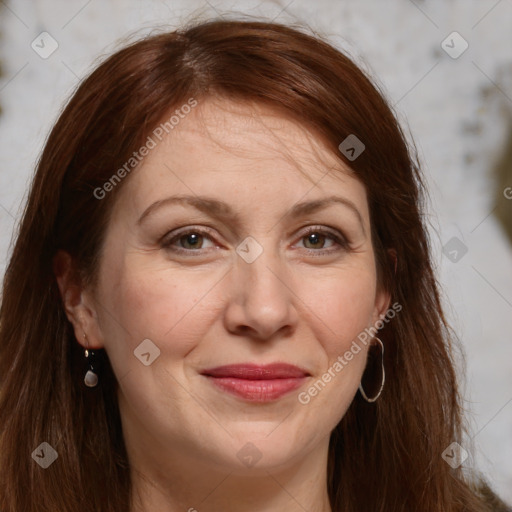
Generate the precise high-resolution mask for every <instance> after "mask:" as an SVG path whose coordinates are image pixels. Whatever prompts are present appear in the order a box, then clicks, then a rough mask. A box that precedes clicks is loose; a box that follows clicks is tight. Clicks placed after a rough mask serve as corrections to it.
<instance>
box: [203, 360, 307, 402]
mask: <svg viewBox="0 0 512 512" xmlns="http://www.w3.org/2000/svg"><path fill="white" fill-rule="evenodd" d="M201 374H202V375H204V376H205V377H208V378H209V380H210V381H211V382H212V383H213V384H215V385H216V386H217V387H219V388H220V389H222V390H224V391H227V392H229V393H232V394H234V395H236V396H238V397H240V398H244V399H246V400H250V401H253V402H269V401H272V400H276V399H277V398H280V397H281V396H283V395H285V394H287V393H289V392H290V391H293V390H294V389H297V388H298V387H299V386H301V385H302V383H303V382H304V381H305V380H306V378H307V377H308V376H309V373H308V372H307V371H305V370H302V369H301V368H299V367H297V366H293V365H290V364H286V363H274V364H269V365H264V366H260V365H255V364H233V365H227V366H218V367H216V368H210V369H207V370H204V371H203V372H201Z"/></svg>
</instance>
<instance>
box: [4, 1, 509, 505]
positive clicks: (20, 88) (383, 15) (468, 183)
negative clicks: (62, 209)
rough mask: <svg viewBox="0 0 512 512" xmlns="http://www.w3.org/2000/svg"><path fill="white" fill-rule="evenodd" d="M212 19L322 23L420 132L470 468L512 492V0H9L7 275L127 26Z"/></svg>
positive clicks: (135, 30) (415, 133) (130, 29)
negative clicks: (44, 152) (460, 354)
mask: <svg viewBox="0 0 512 512" xmlns="http://www.w3.org/2000/svg"><path fill="white" fill-rule="evenodd" d="M212 17H226V18H233V17H234V18H240V17H244V18H245V19H248V18H253V19H265V20H274V21H279V22H283V23H297V22H299V23H301V24H302V25H304V26H307V27H309V28H310V29H311V30H312V31H314V32H315V33H317V34H318V35H320V36H322V37H323V38H325V39H327V40H328V41H329V42H331V44H333V45H334V46H336V47H337V48H338V49H340V50H342V51H344V52H346V53H347V54H348V55H349V56H350V57H351V58H353V59H354V60H355V61H356V62H357V63H358V64H359V66H361V67H362V68H363V70H364V71H366V72H367V73H369V74H370V75H371V76H372V77H373V80H374V82H376V83H377V85H378V86H379V87H380V88H381V89H382V91H383V92H384V94H385V96H386V98H387V100H388V101H389V103H390V105H391V106H392V107H393V109H394V111H395V113H396V115H397V117H398V118H399V121H400V122H401V123H402V126H403V127H404V129H405V131H406V133H409V131H410V133H411V134H412V137H413V139H414V141H415V143H416V146H417V148H418V151H419V156H420V159H421V163H422V166H423V170H424V172H425V175H426V180H427V184H428V186H429V190H430V203H429V209H428V211H427V212H426V216H427V218H428V220H429V227H430V234H431V239H432V248H433V253H434V259H435V261H436V265H437V270H438V277H439V282H440V284H441V287H442V290H443V299H444V302H445V305H446V311H447V314H448V318H449V320H450V322H451V325H452V327H453V328H454V330H455V332H456V333H457V335H458V336H459V338H460V340H461V343H462V345H463V348H464V352H465V361H464V360H463V359H462V358H459V373H460V375H461V382H462V384H463V392H464V396H465V409H466V411H467V421H468V423H469V426H470V437H469V438H468V439H467V442H466V444H465V446H464V448H466V449H467V451H468V452H469V458H468V459H467V460H466V462H465V463H464V466H466V467H468V468H472V467H476V468H477V469H478V470H479V471H481V472H482V473H484V474H485V475H486V476H487V478H488V479H489V480H490V482H491V483H492V485H493V486H494V488H495V489H496V490H497V491H498V493H499V494H500V495H501V496H502V497H503V498H504V499H505V500H507V501H508V502H510V503H512V0H473V1H471V0H458V1H455V0H430V1H421V0H414V1H413V0H387V1H386V2H383V1H381V0H358V1H356V0H315V1H314V2H311V1H308V0H283V1H278V0H276V1H272V0H260V1H237V2H235V1H227V0H226V1H215V0H209V1H204V0H197V1H196V0H181V1H180V0H173V1H172V2H171V1H167V2H166V1H162V0H145V1H136V0H123V1H121V0H102V1H99V0H71V1H66V2H65V1H63V0H0V109H1V111H0V276H1V275H3V273H4V270H5V266H6V261H7V259H8V256H9V253H10V244H11V242H12V236H13V234H14V233H15V228H16V223H17V221H18V219H19V218H20V214H21V211H22V208H23V204H24V201H25V199H26V194H27V191H28V185H29V182H30V179H31V176H32V173H33V170H34V167H35V163H36V160H37V158H38V155H39V153H40V151H41V149H42V147H43V144H44V141H45V138H46V136H47V135H48V132H49V130H50V128H51V126H52V125H53V123H54V122H55V120H56V118H57V116H58V113H59V111H60V109H61V108H62V107H63V105H64V103H65V101H66V100H67V98H69V96H70V94H71V93H72V91H73V90H74V89H75V87H76V86H77V84H78V83H79V81H80V80H81V79H82V78H83V77H84V76H85V75H86V74H87V73H88V72H89V71H91V70H92V68H93V67H94V66H95V65H96V64H97V63H98V62H99V60H101V59H102V58H103V57H104V56H106V55H108V54H110V53H112V52H113V51H115V50H116V49H118V48H120V47H121V46H122V45H123V44H124V42H125V41H126V40H127V39H126V38H127V37H130V40H132V39H134V38H137V37H139V36H142V35H144V34H147V33H149V32H151V31H154V30H155V29H156V30H163V29H169V30H170V29H174V28H177V27H179V26H180V25H181V24H182V23H183V22H188V21H190V20H191V19H192V18H194V19H198V20H206V19H210V18H212ZM411 400H415V397H411ZM404 477H405V479H406V475H404Z"/></svg>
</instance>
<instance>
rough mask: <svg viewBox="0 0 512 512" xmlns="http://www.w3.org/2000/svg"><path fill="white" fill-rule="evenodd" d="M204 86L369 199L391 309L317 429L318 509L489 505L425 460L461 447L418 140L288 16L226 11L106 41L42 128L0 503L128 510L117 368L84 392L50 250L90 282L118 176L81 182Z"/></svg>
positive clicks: (2, 449) (358, 75)
mask: <svg viewBox="0 0 512 512" xmlns="http://www.w3.org/2000/svg"><path fill="white" fill-rule="evenodd" d="M208 95H217V96H219V97H220V96H222V97H225V98H228V99H237V100H244V101H250V102H253V101H256V102H260V103H262V104H266V105H268V106H270V107H273V108H277V109H280V111H282V112H283V115H289V116H293V118H294V119H296V120H297V121H299V122H301V123H303V124H304V125H307V126H308V128H309V129H311V130H313V131H315V133H316V134H317V135H318V136H319V137H321V138H322V140H323V141H324V142H325V144H327V146H328V147H329V148H330V149H331V150H332V153H333V154H335V155H337V157H338V158H339V159H340V160H341V161H343V163H344V164H347V165H349V166H350V167H351V168H352V169H353V171H354V172H355V173H356V175H357V176H358V177H359V179H360V180H361V182H362V183H363V184H364V185H365V187H366V190H367V194H368V201H369V207H370V215H371V225H372V242H373V246H374V249H375V253H376V260H377V265H378V278H379V284H380V285H381V286H384V287H386V288H387V289H388V290H389V291H390V293H391V296H392V302H395V301H396V302H398V303H399V304H400V305H402V311H401V312H400V314H398V315H396V317H395V318H394V319H393V320H392V321H391V322H389V324H387V325H386V326H385V327H384V328H383V329H382V331H381V332H380V334H379V336H380V338H381V339H382V340H383V342H384V344H385V346H386V352H385V354H386V358H385V369H386V385H385V387H384V390H383V393H382V395H381V397H380V398H379V399H378V400H377V401H376V402H375V403H373V404H370V403H367V402H365V401H364V400H363V399H362V398H361V397H360V396H359V394H358V395H357V396H356V397H355V399H354V401H353V402H352V404H351V406H350V408H349V410H348V412H347V413H346V415H345V416H344V417H343V419H342V420H341V421H340V423H339V424H338V426H337V427H336V428H335V430H334V431H333V433H332V435H331V441H330V447H329V461H328V491H329V496H330V501H331V506H332V510H333V511H335V512H342V511H343V512H348V511H354V510H362V511H372V512H376V511H386V512H390V511H392V512H396V511H408V512H409V511H411V510H413V511H415V512H421V511H425V512H427V511H428V512H432V511H434V510H435V511H436V512H437V511H450V512H451V511H453V512H455V511H462V510H472V511H484V510H487V508H486V507H485V505H484V504H483V503H482V502H481V499H480V497H479V496H478V495H477V494H476V492H475V491H474V490H473V489H472V486H471V484H470V482H467V481H466V480H465V478H466V477H465V476H464V475H463V473H462V471H461V468H457V469H453V468H452V467H450V466H449V465H448V464H447V463H446V462H445V460H443V458H442V457H441V454H442V452H443V451H444V450H445V449H446V448H447V446H448V445H450V444H451V443H452V442H454V441H458V442H460V443H461V444H463V441H462V440H461V439H462V438H461V436H462V424H461V410H460V399H459V395H458V390H457V386H456V378H455V371H454V363H453V356H452V350H453V349H452V345H453V342H452V338H453V336H452V335H451V331H450V328H449V326H448V325H447V323H446V321H445V318H444V316H443V312H442V309H441V304H440V298H439V294H438V286H437V283H436V279H435V276H434V273H433V268H432V262H431V257H430V248H429V241H428V238H427V229H426V226H425V223H424V219H423V215H422V210H423V208H424V204H423V202H424V199H423V198H424V196H425V194H424V187H423V184H422V177H421V173H420V169H419V167H420V166H419V162H418V158H417V154H416V151H415V150H413V146H411V144H409V143H408V142H407V140H406V137H405V136H404V133H403V131H402V129H401V128H400V126H399V124H398V122H397V120H396V118H395V116H394V115H393V113H392V110H391V109H390V107H389V105H388V103H387V101H386V100H385V99H384V97H385V95H384V94H383V93H382V92H381V91H380V90H379V88H378V87H377V86H376V85H374V84H373V82H372V81H371V80H370V79H369V78H368V77H367V76H366V74H365V73H363V71H361V70H360V69H359V68H358V67H357V66H356V65H355V64H354V62H353V61H352V60H351V59H350V58H348V57H347V56H346V55H344V54H343V53H341V52H340V51H338V50H336V49H335V48H333V47H332V46H331V45H329V44H328V43H326V42H324V41H323V40H322V39H321V38H319V37H315V36H311V35H309V34H307V33H306V31H305V30H303V29H301V28H300V27H292V26H284V25H281V24H277V23H266V22H260V21H224V20H213V21H209V22H206V23H200V24H195V25H191V26H188V27H184V28H183V29H181V30H179V31H175V32H171V33H163V34H157V35H152V36H148V37H146V38H144V39H142V40H140V41H137V42H135V43H131V44H130V45H128V46H127V47H125V48H123V49H122V50H120V51H118V52H117V53H115V54H114V55H112V56H111V57H109V58H108V59H106V60H105V61H104V62H103V63H102V64H101V65H99V67H97V69H95V70H94V71H93V72H92V74H91V75H90V76H89V77H88V78H86V79H85V80H84V81H83V82H82V83H81V84H80V86H79V87H78V89H77V91H76V92H75V93H74V94H73V96H72V98H71V100H70V101H69V103H68V104H67V106H66V107H65V109H64V111H63V112H62V114H61V115H60V117H59V119H58V121H57V123H56V124H55V126H54V128H53V130H52V131H51V134H50V136H49V138H48V140H47V142H46V145H45V148H44V151H43V152H42V155H41V157H40V160H39V162H38V166H37V170H36V173H35V176H34V179H33V183H32V185H31V189H30V195H29V198H28V201H27V204H26V208H25V211H24V213H23V217H22V219H21V223H20V226H19V231H18V233H17V238H16V242H15V245H14V248H13V252H12V255H11V257H10V261H9V264H8V267H7V270H6V273H5V278H4V283H3V300H2V305H1V310H0V379H1V381H0V386H1V387H0V510H2V512H21V511H23V512H35V511H42V510H49V511H50V510H51V511H56V510H58V511H60V512H65V511H69V512H71V511H72V512H82V511H83V512H85V511H87V512H89V511H90V510H95V511H98V512H101V511H115V512H125V511H126V510H128V509H129V504H130V492H131V485H130V471H129V463H128V458H127V454H126V451H125V446H124V442H123V437H122V430H121V423H120V416H119V410H118V406H117V399H116V393H117V387H116V386H117V385H116V380H115V377H114V374H113V372H112V369H111V367H110V364H109V361H108V357H106V358H105V361H104V363H105V367H104V369H103V373H102V383H101V386H99V387H98V388H97V389H95V390H90V389H87V388H84V386H83V383H82V381H83V375H84V357H83V350H82V347H81V346H80V345H79V344H78V343H77V341H76V339H75V338H74V334H73V329H72V326H71V324H70V323H69V321H68V320H67V318H66V315H65V312H64V309H63V304H62V300H61V297H60V294H59V290H58V286H57V284H56V279H55V276H54V273H53V268H52V262H53V257H54V255H55V254H56V252H57V250H58V249H62V250H65V251H67V252H68V253H69V254H70V255H71V256H72V257H73V259H74V262H75V264H76V269H77V276H78V277H79V278H80V279H83V280H85V281H86V282H88V283H94V282H95V277H96V275H97V272H96V271H97V269H98V259H99V255H100V252H101V247H102V241H103V236H104V233H105V227H106V225H107V223H108V221H109V212H110V211H111V210H112V206H113V204H114V201H115V199H116V197H117V195H118V194H119V191H120V190H121V189H122V187H123V184H124V183H125V182H126V180H128V179H129V176H128V177H126V178H125V179H124V180H122V181H120V182H119V183H117V184H116V186H115V187H113V190H112V191H110V192H109V193H108V194H106V195H105V197H104V198H102V199H98V198H97V194H96V195H95V194H94V191H95V190H96V189H97V188H98V187H102V186H103V185H104V183H105V182H106V181H107V180H109V179H110V178H111V177H112V175H113V173H114V172H115V171H116V170H117V169H119V168H120V167H121V166H122V165H123V163H125V162H126V161H127V160H128V159H129V158H130V157H131V156H132V154H133V152H134V151H135V150H137V149H138V148H140V147H141V146H142V145H143V144H144V142H145V141H146V139H147V136H148V134H149V133H150V132H151V130H153V129H154V128H155V127H156V126H158V125H159V123H161V120H162V118H164V116H165V115H166V114H167V113H169V112H170V111H172V110H173V109H175V108H177V107H179V106H180V105H182V104H184V103H186V102H187V100H188V99H189V98H191V97H193V98H195V99H196V100H197V101H199V102H200V101H201V99H204V98H206V97H207V96H208ZM349 135H355V136H357V138H358V139H360V140H361V141H362V142H363V143H364V145H365V150H364V151H363V153H361V155H360V156H359V157H358V158H356V159H355V160H350V161H349V160H348V159H347V158H346V157H345V155H344V154H342V153H341V152H340V150H339V148H338V146H339V145H340V143H341V142H342V141H344V140H345V139H346V137H347V136H349ZM132 172H136V169H135V170H134V171H132ZM389 248H393V249H394V250H395V251H396V256H397V267H396V271H395V269H394V267H393V265H391V264H390V263H389V256H388V251H387V250H388V249H389ZM42 442H47V443H49V444H50V445H51V446H52V447H53V448H54V449H55V450H56V452H57V453H58V459H57V461H56V462H55V463H53V464H52V465H51V466H50V467H48V468H47V469H44V470H43V469H42V468H41V467H39V465H37V464H35V463H34V461H33V460H32V457H31V454H32V452H33V451H34V450H35V449H36V448H37V447H38V446H39V445H40V444H41V443H42Z"/></svg>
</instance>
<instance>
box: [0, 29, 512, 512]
mask: <svg viewBox="0 0 512 512" xmlns="http://www.w3.org/2000/svg"><path fill="white" fill-rule="evenodd" d="M422 191H423V185H422V179H421V174H420V170H419V166H418V164H417V158H416V157H413V155H412V154H411V151H410V149H409V148H408V146H407V144H406V141H405V137H404V136H403V133H402V131H401V129H400V127H399V125H398V124H397V121H396V120H395V118H394V116H393V114H392V113H391V111H390V109H389V107H388V105H387V104H386V102H385V100H384V99H383V97H382V95H381V94H380V93H379V91H378V90H377V89H376V87H375V86H374V85H372V83H371V81H370V80H369V79H368V78H367V77H366V76H365V75H364V74H363V73H362V71H361V70H359V69H358V68H357V67H356V65H355V64H354V63H353V62H352V61H351V60H349V59H348V58H347V57H346V56H345V55H343V54H342V53H340V52H339V51H337V50H335V49H334V48H332V47H331V46H329V45H328V44H326V43H325V42H323V41H321V40H320V39H318V38H314V37H312V36H309V35H307V34H305V33H303V32H301V31H300V30H298V29H293V28H291V27H286V26H283V25H279V24H275V23H264V22H245V21H238V22H237V21H212V22H209V23H204V24H198V25H196V26H191V27H188V28H186V29H183V30H181V31H177V32H173V33H168V34H161V35H156V36H152V37H147V38H146V39H144V40H141V41H139V42H136V43H134V44H132V45H130V46H128V47H126V48H124V49H122V50H121V51H119V52H117V53H116V54H115V55H113V56H111V57H110V58H108V59H107V60H105V62H103V63H102V64H101V65H100V66H99V67H98V68H97V69H96V70H95V71H94V72H93V73H92V74H91V75H90V76H89V77H88V78H87V79H86V80H85V81H84V82H83V83H82V84H81V85H80V87H79V88H78V90H77V91H76V93H75V94H74V95H73V97H72V99H71V100H70V102H69V104H68V105H67V107H66V108H65V110H64V111H63V113H62V114H61V116H60V118H59V120H58V121H57V123H56V125H55V127H54V128H53V130H52V132H51V134H50V136H49V138H48V141H47V143H46V146H45V149H44V151H43V153H42V156H41V159H40V161H39V164H38V167H37V172H36V175H35V178H34V181H33V184H32V187H31V191H30V196H29V199H28V203H27V207H26V210H25V213H24V215H23V219H22V221H21V226H20V230H19V233H18V235H17V240H16V244H15V246H14V250H13V254H12V257H11V260H10V263H9V266H8V268H7V272H6V275H5V280H4V288H3V302H2V308H1V317H0V326H1V327H0V365H1V366H0V370H1V381H0V384H1V388H0V389H1V395H0V424H1V425H2V429H1V434H0V435H1V437H0V461H1V467H2V472H1V474H0V475H1V476H0V509H1V510H2V511H3V512H14V511H16V512H18V511H27V512H30V511H40V510H59V511H74V512H76V511H84V512H85V511H90V510H95V511H116V512H117V511H119V512H121V511H123V512H124V511H130V512H135V511H150V510H158V511H164V512H167V511H172V512H174V511H179V510H188V511H194V510H196V511H200V512H203V511H205V512H210V511H217V510H237V511H249V510H250V511H253V512H254V511H256V512H259V511H277V510H279V511H290V512H291V511H298V510H308V511H311V512H313V511H318V512H326V511H333V512H334V511H336V512H338V511H354V510H361V511H376V510H386V511H402V510H404V511H410V510H414V511H429V512H430V511H433V510H436V511H450V512H451V511H463V510H464V511H469V510H471V511H488V510H506V507H505V505H504V504H502V503H501V502H499V500H498V498H496V497H495V496H494V495H493V494H492V492H491V491H490V490H489V488H488V487H487V486H486V485H485V484H483V483H479V482H478V475H471V474H470V475H468V474H467V472H464V473H463V471H462V469H463V467H464V466H463V462H464V460H465V457H466V456H467V450H469V447H468V446H465V445H464V441H463V439H462V424H461V410H460V399H459V395H458V390H457V386H456V380H455V372H454V366H453V363H452V358H451V351H452V348H451V338H450V331H449V327H448V326H447V324H446V321H445V318H444V316H443V312H442V309H441V305H440V301H439V295H438V288H437V285H436V281H435V277H434V274H433V271H432V264H431V259H430V255H429V244H428V240H427V232H426V228H425V226H424V224H423V220H422V216H421V207H422Z"/></svg>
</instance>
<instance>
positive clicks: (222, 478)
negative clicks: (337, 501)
mask: <svg viewBox="0 0 512 512" xmlns="http://www.w3.org/2000/svg"><path fill="white" fill-rule="evenodd" d="M153 446H154V444H153ZM127 448H128V452H129V457H130V463H131V467H132V470H131V478H132V507H131V510H130V512H154V511H158V512H218V511H219V510H236V511H237V512H275V511H277V510H279V511H280V512H304V510H307V511H308V512H331V507H330V504H329V498H328V493H327V448H328V439H327V440H326V442H325V444H323V445H322V447H321V448H318V449H315V450H313V451H311V452H310V453H309V454H306V455H305V456H304V457H302V459H300V460H296V461H293V464H290V465H287V466H286V467H284V468H261V469H258V468H257V464H256V465H255V466H254V467H252V468H247V469H245V470H239V469H234V468H229V467H221V466H219V465H216V464H214V463H212V462H211V461H208V460H207V459H206V457H204V456H203V457H201V456H194V455H192V454H191V452H190V451H188V453H184V452H180V450H172V452H170V451H169V449H167V451H168V453H167V454H165V456H162V455H163V452H162V451H161V447H160V451H159V450H156V452H157V453H156V454H155V453H154V451H153V450H152V449H151V448H150V449H149V450H147V449H146V448H149V446H148V445H146V447H144V446H143V445H142V446H141V445H140V444H139V445H138V448H137V449H136V450H131V449H130V448H129V446H128V443H127ZM140 448H142V449H140ZM137 451H139V453H137ZM152 452H153V453H152ZM156 456H158V460H156V459H155V457H156Z"/></svg>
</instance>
